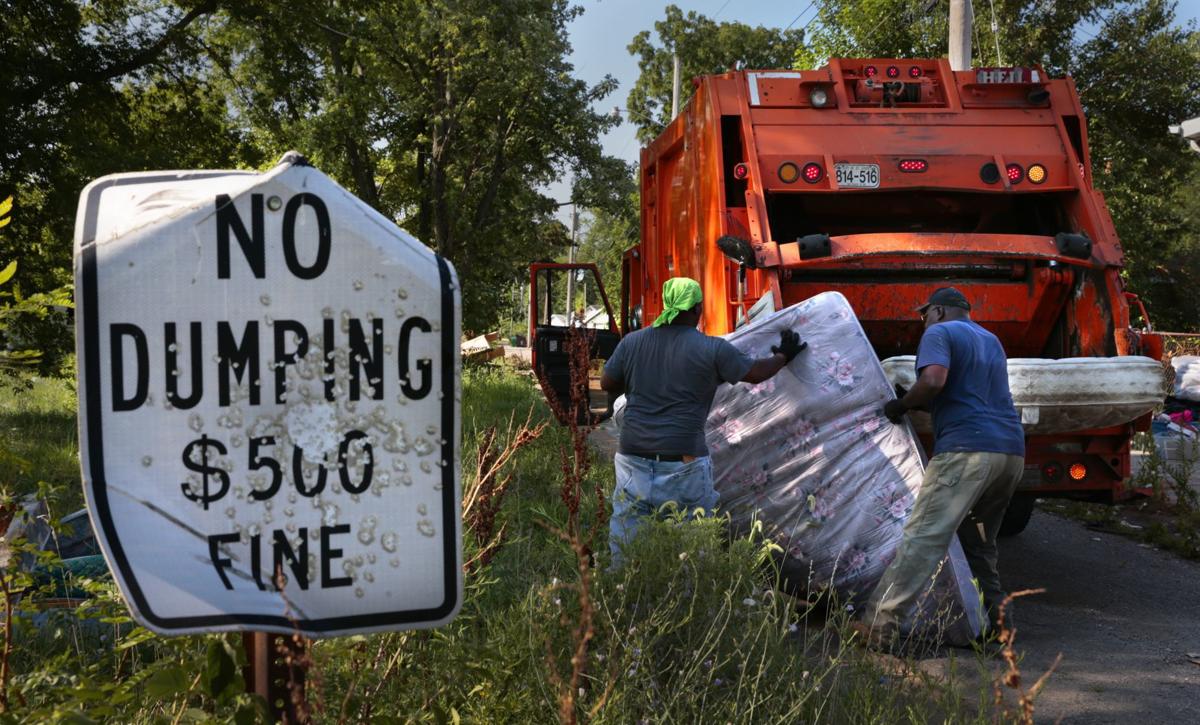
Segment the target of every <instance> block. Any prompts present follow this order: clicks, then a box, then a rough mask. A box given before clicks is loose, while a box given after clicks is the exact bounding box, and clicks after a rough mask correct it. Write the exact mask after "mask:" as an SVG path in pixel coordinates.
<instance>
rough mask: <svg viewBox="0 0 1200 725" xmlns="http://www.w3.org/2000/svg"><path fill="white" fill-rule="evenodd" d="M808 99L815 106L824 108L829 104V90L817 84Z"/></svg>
mask: <svg viewBox="0 0 1200 725" xmlns="http://www.w3.org/2000/svg"><path fill="white" fill-rule="evenodd" d="M808 101H809V103H811V104H812V105H813V108H824V107H825V106H828V105H829V91H827V90H825V89H824V88H822V87H820V86H817V87H816V88H813V89H812V90H811V91H809V93H808Z"/></svg>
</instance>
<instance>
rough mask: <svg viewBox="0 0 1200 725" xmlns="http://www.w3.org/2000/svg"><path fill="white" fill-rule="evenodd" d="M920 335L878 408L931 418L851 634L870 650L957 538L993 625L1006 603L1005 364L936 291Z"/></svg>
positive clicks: (1008, 452)
mask: <svg viewBox="0 0 1200 725" xmlns="http://www.w3.org/2000/svg"><path fill="white" fill-rule="evenodd" d="M917 311H918V312H919V313H920V315H921V318H922V320H923V321H924V323H925V333H924V335H922V337H921V344H920V346H919V348H918V350H917V376H918V377H917V382H916V384H915V385H913V387H912V389H911V390H909V391H907V392H906V393H905V394H904V395H903V396H902V397H900V398H898V399H897V400H892V401H889V402H888V403H887V405H886V406H885V407H884V415H886V416H887V418H888V419H889V420H891V421H892V422H893V423H900V422H902V421H903V419H904V416H905V414H906V413H907V412H908V411H909V410H912V409H914V408H926V407H928V409H929V410H930V412H931V413H932V415H933V428H934V446H933V458H931V459H930V461H929V465H928V467H927V468H926V469H925V480H924V482H923V483H922V484H921V490H920V493H918V495H917V500H916V502H915V503H914V504H913V510H912V514H911V515H910V516H909V519H908V521H907V522H906V523H905V525H904V538H903V540H902V541H901V542H900V546H899V548H898V549H897V551H896V557H895V558H894V559H893V560H892V562H891V564H889V565H888V568H887V569H886V570H885V571H884V573H883V578H882V579H881V580H880V582H879V585H878V586H877V587H876V589H875V591H874V592H873V593H872V595H871V598H870V601H869V602H868V605H867V607H866V609H865V611H864V613H863V617H862V619H861V621H858V622H856V623H855V624H854V629H855V630H856V631H857V632H858V633H859V634H860V635H861V636H862V637H863V638H864V640H865V641H866V643H867V644H868V645H872V646H879V645H886V644H888V643H889V642H890V641H894V639H895V635H896V634H897V632H898V631H899V627H900V624H901V623H902V622H904V621H905V620H906V619H907V618H908V617H909V616H910V614H911V611H912V609H913V607H914V605H915V604H916V603H917V600H918V599H919V598H920V597H921V596H922V595H923V594H924V593H925V592H926V591H927V590H928V589H929V587H930V585H931V583H932V581H933V578H934V576H935V575H936V573H937V571H938V569H939V567H940V566H942V561H943V559H944V558H945V556H946V553H947V551H948V550H949V547H950V543H951V541H952V540H953V538H954V534H955V532H956V531H957V533H958V537H959V541H960V542H961V543H962V547H963V552H964V553H965V554H966V557H967V562H968V563H969V564H970V566H971V572H972V574H974V576H975V578H976V579H977V580H978V582H979V587H980V589H981V590H982V592H983V601H984V605H985V606H986V608H987V610H988V618H989V621H990V623H991V625H992V627H993V628H994V627H995V623H996V618H997V617H998V615H999V607H1000V605H1001V603H1002V602H1003V600H1004V598H1005V594H1004V590H1003V589H1002V588H1001V586H1000V574H999V573H998V571H997V568H996V559H997V552H996V536H997V534H998V533H999V530H1000V522H1001V520H1002V519H1003V518H1004V511H1005V509H1007V508H1008V503H1009V500H1010V499H1011V498H1012V495H1013V491H1015V490H1016V487H1017V483H1018V482H1019V481H1020V479H1021V476H1022V475H1023V473H1024V470H1025V434H1024V431H1023V430H1022V428H1021V418H1020V416H1019V415H1018V413H1017V411H1016V408H1015V407H1014V406H1013V401H1012V394H1011V393H1010V391H1009V389H1008V359H1007V358H1006V357H1005V354H1004V348H1003V347H1002V346H1001V345H1000V341H999V340H998V339H997V338H996V336H995V335H993V334H992V333H990V332H988V331H987V330H985V329H983V328H982V327H980V326H979V325H978V324H976V323H975V322H973V321H972V320H971V312H970V311H971V304H970V302H968V301H967V298H966V297H965V296H963V294H962V292H959V291H958V290H957V289H955V288H953V287H943V288H941V289H938V290H936V291H935V292H934V293H933V295H931V296H930V298H929V301H928V302H927V303H925V304H924V305H922V306H921V307H919V308H918V309H917Z"/></svg>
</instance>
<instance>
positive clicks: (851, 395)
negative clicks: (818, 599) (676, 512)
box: [707, 292, 980, 644]
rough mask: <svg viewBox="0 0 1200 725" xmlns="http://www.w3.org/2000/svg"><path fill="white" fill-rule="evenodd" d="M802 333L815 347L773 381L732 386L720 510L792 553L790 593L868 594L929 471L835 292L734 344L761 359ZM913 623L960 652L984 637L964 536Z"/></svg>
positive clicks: (715, 415)
mask: <svg viewBox="0 0 1200 725" xmlns="http://www.w3.org/2000/svg"><path fill="white" fill-rule="evenodd" d="M784 329H793V330H796V331H797V332H798V333H800V337H801V338H802V339H803V340H804V341H805V342H807V343H808V349H807V350H805V351H804V352H803V353H801V354H800V355H799V356H797V357H796V358H795V359H794V360H793V361H792V362H791V363H790V364H789V365H788V366H787V367H786V368H785V369H783V370H781V371H780V372H779V374H777V375H776V376H775V377H773V378H772V379H770V380H768V381H766V382H764V383H761V384H759V385H755V386H751V385H748V384H745V383H739V384H737V385H723V386H722V387H721V388H720V389H719V390H718V391H717V395H716V398H715V399H714V401H713V406H712V410H711V412H710V414H709V419H708V431H707V441H708V447H709V451H710V453H711V455H712V461H713V475H714V479H715V482H716V488H717V491H718V493H719V494H720V497H721V498H720V508H721V509H722V510H723V511H725V512H728V513H729V514H730V515H731V517H732V521H733V525H734V526H735V528H736V529H738V530H742V531H745V530H748V529H749V528H750V527H751V526H752V525H753V523H754V521H755V520H758V521H762V523H763V525H764V529H765V531H766V533H767V536H769V537H770V538H771V539H772V540H773V541H774V542H775V543H776V544H778V545H779V547H780V548H781V550H782V553H781V556H782V559H783V560H782V565H783V574H784V577H785V578H786V579H787V581H788V582H789V585H790V586H792V587H797V588H800V589H802V590H805V591H809V592H816V591H821V590H825V589H829V588H832V589H833V590H835V591H837V592H838V593H839V595H841V596H842V597H843V599H844V600H847V601H849V602H852V603H856V604H861V603H862V602H865V600H866V598H867V597H868V596H869V595H870V593H871V591H872V589H873V588H874V587H875V584H876V583H877V582H878V581H879V579H880V577H881V576H882V574H883V571H884V569H885V568H886V567H887V565H888V563H889V562H890V561H891V560H892V557H893V556H894V555H895V551H896V547H897V546H898V545H899V543H900V539H901V533H902V530H903V527H904V522H905V520H906V519H907V518H908V515H909V513H910V511H911V510H912V505H913V501H914V499H915V497H916V495H917V493H918V491H919V490H920V488H921V480H922V477H923V475H924V465H923V462H922V453H921V448H920V443H919V442H918V441H917V439H916V437H915V435H914V433H913V431H912V429H911V427H910V426H909V425H908V424H905V425H893V424H891V423H890V422H888V420H887V419H886V418H884V417H883V404H884V403H885V402H886V401H887V400H889V399H891V398H892V397H894V394H893V392H892V386H891V384H890V383H889V382H888V379H887V377H886V376H885V375H884V372H883V368H882V367H881V365H880V363H879V360H878V359H877V358H876V356H875V352H874V350H873V349H872V348H871V345H870V343H869V342H868V341H867V338H866V334H865V333H864V332H863V330H862V327H861V326H860V325H859V324H858V320H857V318H856V317H855V315H854V311H853V310H852V309H851V307H850V304H849V303H848V302H847V301H846V298H845V297H843V296H842V295H841V294H838V293H836V292H827V293H824V294H821V295H818V296H816V297H813V298H812V299H809V300H806V301H804V302H801V303H799V304H796V305H793V306H792V307H789V308H787V309H785V310H780V311H779V312H776V313H774V314H772V315H770V316H768V317H765V318H761V319H759V320H756V321H754V322H753V323H752V324H750V325H748V326H746V327H743V328H741V329H739V330H737V331H735V332H733V333H732V334H730V335H728V336H727V338H726V339H728V340H729V341H730V342H731V343H733V345H734V346H736V347H737V348H739V349H741V350H743V351H745V352H746V353H748V354H750V355H752V356H754V357H765V356H766V355H768V354H769V352H770V348H771V346H772V345H775V344H778V341H779V332H780V330H784ZM919 609H920V611H919V614H918V616H916V617H915V618H914V623H915V624H917V625H920V626H923V627H930V626H934V625H936V626H937V628H938V631H939V633H940V636H941V637H942V638H943V639H944V640H945V641H947V642H949V643H951V644H962V643H965V642H966V641H967V640H969V639H971V638H973V637H974V636H975V635H976V634H977V633H978V632H979V624H980V616H979V606H978V595H977V594H976V590H975V587H974V585H973V584H972V582H971V573H970V569H969V567H968V566H967V563H966V559H965V558H964V556H963V553H962V549H961V547H960V546H959V543H958V540H957V538H956V539H955V540H954V541H953V542H952V545H951V548H950V552H949V557H948V559H947V561H946V563H945V564H944V565H943V567H942V569H941V570H940V572H939V574H938V577H937V579H936V580H935V582H934V587H933V590H932V592H931V596H928V597H924V598H923V601H922V602H921V604H920V607H919Z"/></svg>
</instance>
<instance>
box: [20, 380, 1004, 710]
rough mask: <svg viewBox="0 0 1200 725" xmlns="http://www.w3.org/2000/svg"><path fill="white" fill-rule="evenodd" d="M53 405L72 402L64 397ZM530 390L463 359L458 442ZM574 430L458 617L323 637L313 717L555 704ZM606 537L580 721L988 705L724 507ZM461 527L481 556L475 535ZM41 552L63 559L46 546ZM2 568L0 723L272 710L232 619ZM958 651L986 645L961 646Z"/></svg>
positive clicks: (530, 402)
mask: <svg viewBox="0 0 1200 725" xmlns="http://www.w3.org/2000/svg"><path fill="white" fill-rule="evenodd" d="M47 405H49V403H47ZM59 406H60V407H61V408H62V411H61V412H63V413H66V412H68V411H69V409H70V401H69V400H68V399H66V398H64V399H63V400H62V401H60V403H59ZM530 406H534V408H535V415H534V417H535V422H537V421H538V420H546V419H547V418H548V416H549V411H548V410H547V409H546V407H545V405H544V403H542V402H541V397H540V393H539V391H538V390H537V388H536V387H535V386H534V384H533V383H532V382H531V381H530V380H529V378H528V377H524V376H520V375H516V374H513V373H512V372H508V371H505V370H504V369H502V368H501V369H486V368H482V369H476V370H471V371H469V372H468V373H467V374H466V375H465V379H464V385H463V418H464V425H463V440H464V451H463V460H464V461H470V460H473V458H474V455H475V447H476V446H477V445H478V442H479V433H480V432H481V431H482V430H484V429H485V428H487V427H488V426H490V425H493V424H497V423H499V424H500V425H501V426H502V427H503V423H504V421H507V420H508V419H509V417H510V416H511V415H513V414H514V412H515V413H516V415H517V417H518V418H519V417H520V416H521V415H522V413H523V411H526V410H528V409H529V407H530ZM569 443H570V441H569V436H568V434H567V432H566V431H565V430H564V429H562V428H558V427H552V428H551V429H549V430H548V431H547V432H546V434H545V435H544V436H543V437H542V438H540V439H538V440H537V441H535V442H534V443H532V444H531V445H530V446H529V447H528V448H524V449H522V450H521V451H520V452H519V453H518V456H517V459H516V461H515V464H514V465H513V469H512V470H513V474H514V479H513V482H512V489H511V492H510V494H509V496H508V497H507V498H505V500H504V508H503V509H502V511H501V519H502V521H500V522H499V523H502V524H503V525H504V526H506V527H507V530H508V535H507V536H506V543H505V544H504V546H503V547H502V548H501V549H500V551H499V553H498V554H497V556H496V557H495V558H494V559H493V560H492V562H491V564H489V565H488V566H486V567H484V568H483V569H482V570H479V571H477V572H474V573H472V574H469V575H468V576H467V577H466V579H465V598H464V602H463V608H462V612H461V614H460V615H459V616H458V618H457V619H455V620H454V621H453V622H451V623H450V624H449V625H447V626H445V627H442V628H440V629H438V630H432V631H412V632H403V633H388V634H379V635H370V636H358V637H349V638H338V639H331V640H320V641H317V642H316V643H314V646H313V652H312V658H313V660H314V664H313V666H312V668H311V669H310V671H309V673H308V681H307V682H308V688H309V698H310V701H314V702H320V703H324V704H323V706H322V708H321V709H319V710H318V712H317V714H316V720H317V721H318V722H380V723H392V722H396V723H399V722H445V723H452V722H456V721H458V722H547V721H551V720H553V719H554V713H555V712H556V711H557V702H556V701H555V686H554V684H553V677H554V675H553V670H552V668H551V665H550V662H551V659H550V656H549V655H550V653H551V652H553V653H554V655H555V658H554V659H555V661H557V662H559V663H567V662H569V659H570V656H571V652H570V649H569V648H568V643H569V642H570V641H571V639H570V632H571V630H572V628H573V627H575V626H576V622H577V617H578V615H579V613H580V606H581V605H580V601H579V599H578V598H577V597H576V596H575V595H574V590H572V589H570V588H569V587H568V585H569V584H573V583H574V582H576V581H578V579H579V576H580V573H579V569H578V567H577V564H576V559H575V555H574V554H573V553H572V552H571V551H570V550H569V548H568V547H567V545H566V544H565V543H564V542H563V541H561V540H560V539H559V538H557V537H556V536H554V535H552V534H551V533H550V529H551V528H553V527H555V526H561V525H562V523H563V520H564V519H565V517H566V512H565V511H564V509H563V504H562V501H561V500H560V498H559V496H560V485H561V472H562V466H563V464H564V461H563V458H562V455H563V453H562V451H563V446H565V445H569ZM598 463H599V462H598ZM466 468H467V470H468V472H469V471H470V466H467V467H466ZM612 476H613V473H612V467H611V466H608V465H596V466H594V467H593V468H592V470H591V473H590V477H589V479H588V480H587V481H586V482H585V485H584V488H585V489H587V490H590V489H589V487H591V486H595V485H598V486H599V487H600V488H601V489H602V490H605V491H608V490H611V488H612V485H613V482H612ZM40 494H41V495H43V496H46V497H47V498H48V500H50V502H51V519H52V520H53V519H55V518H56V517H57V516H58V515H60V514H62V513H66V512H67V510H68V507H65V506H63V505H62V504H61V503H59V499H58V498H57V497H58V496H59V495H61V494H60V493H57V492H56V491H54V490H51V489H49V488H47V487H44V486H43V487H41V490H40ZM594 506H595V499H594V497H591V496H588V497H585V501H584V504H583V506H582V508H581V511H580V518H579V520H580V521H583V522H591V521H593V518H592V512H593V511H594ZM605 538H606V537H605V536H603V534H602V535H601V536H600V539H599V542H598V544H599V546H598V548H600V549H601V550H600V551H597V552H595V553H596V566H595V568H594V569H592V574H593V577H594V580H595V589H594V592H593V595H592V606H593V608H594V632H593V639H592V643H591V646H590V647H589V649H588V655H587V657H588V660H587V670H586V671H587V676H586V677H585V678H584V680H583V681H582V683H581V686H580V687H581V691H580V693H579V694H578V696H577V698H576V705H577V708H578V711H577V715H578V716H579V718H580V719H581V720H586V721H590V722H596V723H629V722H638V721H641V720H646V721H650V722H658V721H663V720H664V719H665V720H670V721H679V722H732V723H763V722H766V723H792V722H800V721H804V722H815V721H827V722H865V723H893V722H938V721H953V722H985V721H989V722H990V721H992V718H991V716H990V707H991V705H990V699H989V697H988V693H987V692H986V691H984V690H983V689H979V690H978V692H976V689H977V688H976V687H975V686H973V685H964V684H963V683H961V682H959V681H958V680H957V679H955V677H954V676H952V677H951V678H950V679H948V680H945V681H938V682H933V681H926V680H925V679H923V678H921V677H917V676H909V677H905V676H897V675H894V674H892V673H890V672H888V671H887V670H885V669H883V668H882V666H881V664H880V663H879V662H878V661H877V660H876V659H874V658H873V656H871V655H868V654H867V653H865V652H863V651H861V650H858V649H857V648H854V647H852V646H850V645H849V644H848V642H847V640H846V638H845V636H844V635H845V632H844V629H843V628H844V625H845V621H846V617H847V615H846V614H845V612H844V611H842V610H841V609H840V608H838V607H836V606H835V607H832V608H831V612H832V613H831V614H829V615H828V616H823V615H822V613H821V612H820V611H818V610H816V609H814V608H813V607H812V606H809V605H805V603H803V602H798V601H796V600H793V599H791V598H790V597H788V596H786V595H784V594H781V593H778V592H776V591H775V588H774V584H775V574H774V569H773V566H772V564H771V563H770V549H769V548H768V547H767V546H766V545H765V544H764V542H763V541H762V540H761V539H760V538H759V537H758V535H757V534H755V535H754V536H751V537H739V538H734V539H732V540H731V539H730V537H729V535H728V534H727V533H726V531H725V526H724V523H723V521H721V520H720V519H714V518H709V519H701V520H697V521H691V522H684V521H681V520H680V519H679V517H673V518H669V519H668V520H665V521H661V522H654V523H651V524H650V525H648V526H647V527H646V529H645V531H644V533H643V534H642V535H641V536H639V537H638V538H637V539H635V540H634V542H633V543H632V545H631V547H630V548H629V549H628V551H627V553H626V564H625V565H624V566H623V567H620V568H613V567H611V566H610V565H609V562H608V556H607V552H606V549H607V546H605V545H604V540H605ZM464 539H465V542H464V543H465V546H466V547H467V550H466V552H465V555H466V558H468V559H469V558H470V557H471V556H472V554H473V553H474V547H475V544H474V537H472V536H466V537H464ZM22 547H23V545H22V544H21V543H19V542H18V543H16V544H15V548H16V549H17V550H18V552H19V551H20V550H22ZM14 558H15V557H14ZM40 558H41V561H42V563H43V564H44V565H47V566H54V565H56V561H55V557H53V556H52V555H49V554H45V553H43V554H41V555H40ZM3 577H4V579H3V580H4V582H5V583H6V584H7V585H8V586H9V587H10V591H12V592H16V591H18V590H21V589H26V588H29V587H34V589H32V590H30V591H28V592H27V593H26V594H25V595H24V596H23V597H22V598H21V599H20V600H19V601H12V600H11V598H10V605H11V607H12V613H13V615H14V617H15V625H14V627H13V628H12V631H13V632H14V636H15V637H16V639H15V641H14V642H13V645H14V649H13V656H12V657H11V658H10V665H11V668H12V669H11V671H12V677H11V681H10V684H9V687H8V695H9V699H8V703H9V709H8V711H7V712H5V713H3V714H0V722H163V723H167V722H213V723H215V722H234V723H239V724H240V723H251V722H263V721H264V720H263V707H264V703H263V702H262V701H261V700H258V699H256V698H254V697H252V696H250V695H247V694H246V693H245V692H244V691H243V689H244V688H243V684H242V677H241V672H240V670H239V668H240V667H241V665H242V664H244V656H243V654H242V650H241V647H240V640H239V638H238V637H237V636H235V635H209V636H204V637H172V638H161V637H158V636H156V635H154V634H153V633H151V632H149V631H147V630H145V629H142V628H140V627H137V626H134V625H133V624H132V623H131V622H130V621H129V617H128V615H127V614H126V611H125V606H124V603H123V602H122V601H121V599H120V596H119V595H118V593H117V591H116V589H115V587H114V585H113V584H112V582H111V581H108V580H105V581H101V580H92V579H86V578H80V577H75V578H74V579H73V580H71V581H69V582H68V583H69V585H70V587H71V588H74V589H82V590H84V591H87V592H89V593H90V594H91V595H92V596H91V598H90V599H88V600H86V601H84V602H83V603H82V604H81V605H80V606H79V607H77V608H74V609H55V610H50V611H48V612H42V611H40V610H39V608H38V607H37V605H36V604H35V602H36V600H37V598H39V597H40V596H43V595H44V593H45V591H48V590H41V589H39V588H37V587H35V586H34V580H33V579H32V578H31V577H30V576H29V575H28V574H25V573H24V572H21V571H19V570H17V569H16V568H14V567H10V568H8V569H6V570H4V572H3ZM966 661H967V662H969V663H973V662H974V661H975V660H974V657H973V656H971V655H970V654H968V655H967V659H966ZM964 690H965V691H966V693H967V697H965V698H964V697H963V692H964ZM976 695H977V696H978V698H977V699H978V704H974V703H972V701H973V700H975V699H976V697H975V696H976Z"/></svg>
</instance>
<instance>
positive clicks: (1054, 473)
mask: <svg viewBox="0 0 1200 725" xmlns="http://www.w3.org/2000/svg"><path fill="white" fill-rule="evenodd" d="M1062 477H1063V467H1062V465H1061V464H1058V463H1043V464H1042V478H1044V479H1045V480H1046V482H1047V483H1058V482H1059V481H1061V480H1062Z"/></svg>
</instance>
